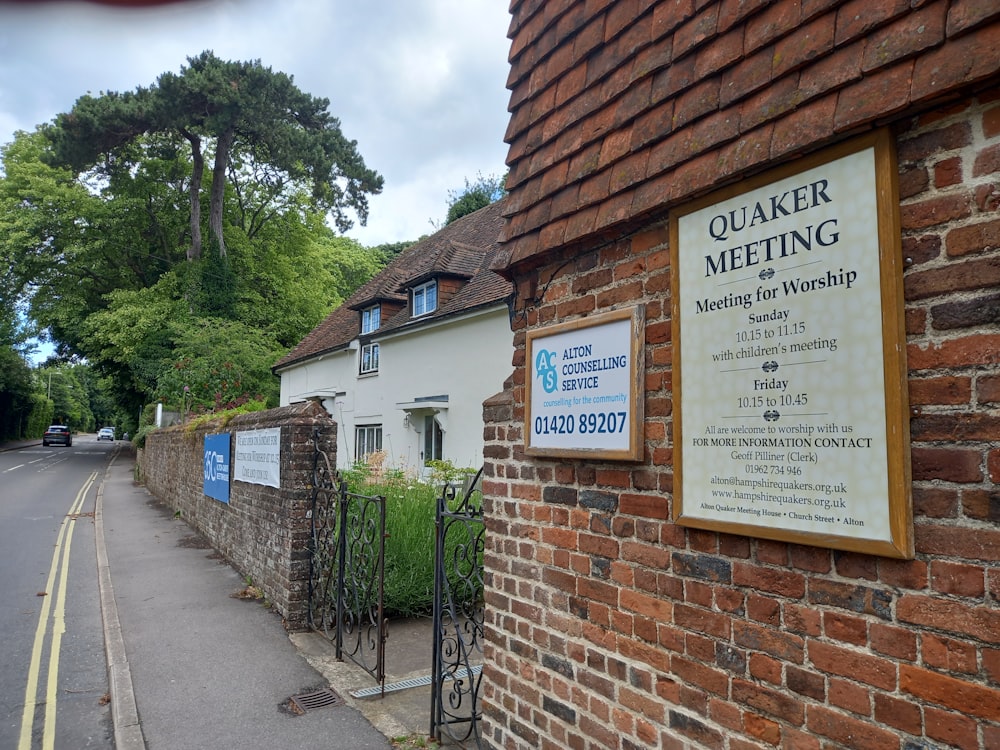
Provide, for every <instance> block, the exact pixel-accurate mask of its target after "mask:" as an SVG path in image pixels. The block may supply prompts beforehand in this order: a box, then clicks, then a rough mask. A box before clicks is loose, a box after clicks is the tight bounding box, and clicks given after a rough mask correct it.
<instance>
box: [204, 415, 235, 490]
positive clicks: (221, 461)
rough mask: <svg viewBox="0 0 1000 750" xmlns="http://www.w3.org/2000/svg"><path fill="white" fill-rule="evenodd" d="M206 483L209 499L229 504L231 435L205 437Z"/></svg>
mask: <svg viewBox="0 0 1000 750" xmlns="http://www.w3.org/2000/svg"><path fill="white" fill-rule="evenodd" d="M204 473H205V477H204V479H205V481H204V488H203V490H202V491H203V492H204V493H205V494H206V495H208V497H211V498H214V499H216V500H221V501H222V502H224V503H228V502H229V433H228V432H224V433H222V434H221V435H205V458H204Z"/></svg>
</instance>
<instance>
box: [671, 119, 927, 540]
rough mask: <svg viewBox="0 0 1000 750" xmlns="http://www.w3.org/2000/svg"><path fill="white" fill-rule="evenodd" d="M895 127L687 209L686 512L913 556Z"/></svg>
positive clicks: (679, 375) (680, 227) (682, 307)
mask: <svg viewBox="0 0 1000 750" xmlns="http://www.w3.org/2000/svg"><path fill="white" fill-rule="evenodd" d="M896 170H897V168H896V160H895V155H894V152H893V150H892V141H891V138H890V136H889V134H888V132H887V131H886V130H882V131H878V132H875V133H872V134H870V135H866V136H862V137H861V138H858V139H854V140H852V141H849V142H846V143H844V144H841V145H839V146H836V147H833V148H831V149H828V150H826V151H824V152H821V153H819V154H818V155H815V156H813V157H810V158H806V159H801V160H798V161H797V162H796V163H794V164H791V165H787V166H785V167H782V168H779V169H776V170H772V171H771V172H769V173H766V174H764V175H762V176H761V177H759V178H756V179H753V180H747V181H744V182H742V183H740V184H738V185H736V186H733V187H732V188H728V189H725V190H722V191H719V192H717V193H715V194H713V195H709V196H707V197H706V198H704V199H702V200H699V201H696V202H695V203H693V204H692V205H690V206H686V207H683V208H682V209H681V210H679V211H677V212H675V213H674V214H673V215H672V216H671V227H670V229H671V243H670V244H671V253H672V266H673V278H672V294H673V341H674V352H673V369H674V389H675V393H674V459H675V484H674V488H675V495H674V509H673V512H674V518H675V520H676V522H677V523H678V524H681V525H685V526H694V527H699V528H707V529H714V530H718V531H726V532H730V533H737V534H745V535H748V536H758V537H765V538H770V539H779V540H784V541H790V542H797V543H801V544H812V545H815V546H822V547H830V548H835V549H845V550H853V551H858V552H865V553H870V554H881V555H885V556H890V557H904V558H912V557H913V529H912V508H911V499H910V457H909V433H908V425H909V420H908V414H907V402H906V399H907V382H906V363H905V332H904V327H903V301H902V270H901V257H900V256H901V251H900V229H899V218H898V210H899V209H898V206H899V199H898V188H897V171H896Z"/></svg>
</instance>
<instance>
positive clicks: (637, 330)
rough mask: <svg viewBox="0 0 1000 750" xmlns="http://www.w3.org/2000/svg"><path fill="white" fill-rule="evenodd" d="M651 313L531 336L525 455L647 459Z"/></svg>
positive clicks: (635, 311) (619, 314) (637, 311)
mask: <svg viewBox="0 0 1000 750" xmlns="http://www.w3.org/2000/svg"><path fill="white" fill-rule="evenodd" d="M644 320H645V318H644V309H643V308H641V307H635V308H629V309H625V310H615V311H612V312H608V313H602V314H599V315H594V316H591V317H589V318H583V319H580V320H575V321H571V322H569V323H562V324H559V325H554V326H549V327H547V328H541V329H537V330H534V331H530V332H529V333H528V337H527V352H526V354H527V358H528V367H527V374H528V381H529V382H528V397H527V404H526V408H525V430H524V431H525V435H526V438H527V439H526V445H525V451H526V452H527V453H528V454H529V455H536V456H596V457H602V458H610V459H625V460H637V459H640V458H642V453H643V446H642V439H641V438H642V428H643V399H642V389H641V384H642V373H643V366H642V344H643V336H644V332H643V331H644V329H643V323H644Z"/></svg>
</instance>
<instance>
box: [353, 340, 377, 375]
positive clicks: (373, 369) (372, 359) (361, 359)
mask: <svg viewBox="0 0 1000 750" xmlns="http://www.w3.org/2000/svg"><path fill="white" fill-rule="evenodd" d="M366 361H367V363H368V365H367V367H366V366H365V362H366ZM378 368H379V350H378V342H376V341H370V342H368V343H367V344H362V346H361V349H360V351H359V353H358V373H359V374H361V375H372V374H374V373H377V372H378Z"/></svg>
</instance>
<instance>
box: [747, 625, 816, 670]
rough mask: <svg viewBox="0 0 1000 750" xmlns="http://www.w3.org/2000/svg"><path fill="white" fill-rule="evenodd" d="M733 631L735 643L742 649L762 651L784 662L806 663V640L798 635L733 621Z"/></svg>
mask: <svg viewBox="0 0 1000 750" xmlns="http://www.w3.org/2000/svg"><path fill="white" fill-rule="evenodd" d="M732 631H733V643H735V644H736V645H737V646H739V647H740V648H745V649H749V650H751V651H761V652H763V653H765V654H769V655H771V656H773V657H775V658H776V659H779V660H780V661H783V662H792V663H795V664H802V663H804V661H805V640H804V639H803V638H802V637H800V636H798V635H795V634H793V633H788V632H786V631H784V630H780V629H778V628H768V627H764V626H761V625H757V624H755V623H751V622H743V621H740V620H734V621H733V623H732Z"/></svg>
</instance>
